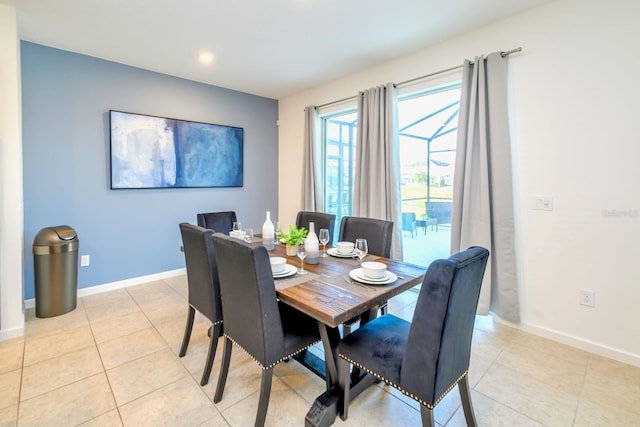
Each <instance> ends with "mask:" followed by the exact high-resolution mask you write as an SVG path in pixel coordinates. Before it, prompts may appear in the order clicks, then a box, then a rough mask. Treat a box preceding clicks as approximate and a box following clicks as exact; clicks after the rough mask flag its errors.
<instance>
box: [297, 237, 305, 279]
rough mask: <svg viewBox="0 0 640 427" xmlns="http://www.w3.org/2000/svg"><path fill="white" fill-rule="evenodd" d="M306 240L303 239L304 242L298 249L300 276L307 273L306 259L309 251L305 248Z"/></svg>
mask: <svg viewBox="0 0 640 427" xmlns="http://www.w3.org/2000/svg"><path fill="white" fill-rule="evenodd" d="M305 240H306V239H302V242H301V243H300V244H299V245H298V248H297V249H296V255H298V258H300V270H298V273H299V274H306V271H304V259H305V257H306V256H307V250H306V248H305V247H304V242H305Z"/></svg>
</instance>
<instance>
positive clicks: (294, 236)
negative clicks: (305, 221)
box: [278, 225, 307, 256]
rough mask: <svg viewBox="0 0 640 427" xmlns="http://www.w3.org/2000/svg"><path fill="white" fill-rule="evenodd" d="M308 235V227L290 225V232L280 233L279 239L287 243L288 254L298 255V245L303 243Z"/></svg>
mask: <svg viewBox="0 0 640 427" xmlns="http://www.w3.org/2000/svg"><path fill="white" fill-rule="evenodd" d="M305 237H307V229H306V228H304V227H300V228H298V227H296V226H295V225H290V226H289V232H288V233H283V232H282V231H280V232H279V233H278V240H280V241H282V242H284V243H285V244H286V245H287V255H288V256H296V251H297V247H298V245H301V244H302V242H303V240H304V238H305Z"/></svg>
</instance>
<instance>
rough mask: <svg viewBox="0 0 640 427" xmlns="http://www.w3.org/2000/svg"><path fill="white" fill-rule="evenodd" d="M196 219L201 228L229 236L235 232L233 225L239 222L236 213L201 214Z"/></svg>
mask: <svg viewBox="0 0 640 427" xmlns="http://www.w3.org/2000/svg"><path fill="white" fill-rule="evenodd" d="M196 217H197V219H198V225H199V226H200V227H202V228H208V229H209V230H214V231H216V232H217V233H223V234H229V232H230V231H231V230H233V223H234V222H236V221H237V218H236V213H235V212H234V211H221V212H207V213H199V214H197V215H196Z"/></svg>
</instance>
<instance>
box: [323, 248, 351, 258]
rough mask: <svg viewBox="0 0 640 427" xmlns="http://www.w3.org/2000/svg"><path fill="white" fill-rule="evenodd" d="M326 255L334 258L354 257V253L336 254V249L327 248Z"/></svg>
mask: <svg viewBox="0 0 640 427" xmlns="http://www.w3.org/2000/svg"><path fill="white" fill-rule="evenodd" d="M327 253H328V254H329V255H331V256H334V257H336V258H353V257H356V256H357V255H356V251H353V252H351V253H350V254H341V253H340V252H338V250H337V249H336V248H329V249H327Z"/></svg>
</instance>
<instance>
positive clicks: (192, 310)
mask: <svg viewBox="0 0 640 427" xmlns="http://www.w3.org/2000/svg"><path fill="white" fill-rule="evenodd" d="M180 234H181V235H182V247H183V250H184V258H185V264H186V267H187V287H188V290H189V298H188V299H189V311H188V313H187V324H186V326H185V329H184V337H183V339H182V346H181V347H180V353H179V356H180V357H183V356H184V355H185V354H186V353H187V347H188V346H189V340H190V339H191V330H192V329H193V320H194V317H195V314H196V310H198V311H199V312H200V313H202V315H204V316H205V317H206V318H207V319H209V320H210V321H211V323H212V325H211V327H210V328H209V335H210V339H209V352H208V353H207V360H206V362H205V365H204V372H203V373H202V379H201V380H200V385H202V386H204V385H206V384H207V383H208V382H209V375H211V367H212V366H213V359H214V358H215V355H216V348H217V346H218V339H219V338H220V337H221V336H222V305H221V302H220V285H219V281H218V268H217V264H216V258H215V252H214V249H213V239H212V236H213V230H207V229H205V228H202V227H199V226H196V225H193V224H188V223H181V224H180Z"/></svg>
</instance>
